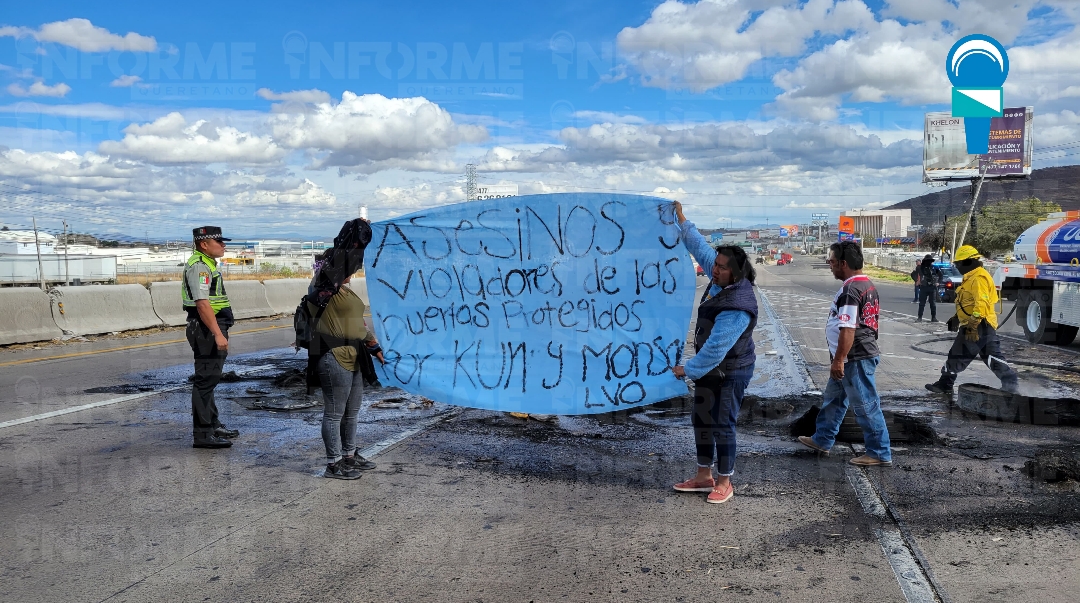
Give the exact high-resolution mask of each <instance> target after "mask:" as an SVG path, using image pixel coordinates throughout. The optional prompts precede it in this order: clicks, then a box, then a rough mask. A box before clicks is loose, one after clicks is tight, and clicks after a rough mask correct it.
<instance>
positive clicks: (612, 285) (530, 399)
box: [365, 193, 695, 414]
mask: <svg viewBox="0 0 1080 603" xmlns="http://www.w3.org/2000/svg"><path fill="white" fill-rule="evenodd" d="M372 230H373V239H372V241H371V244H370V245H369V246H368V248H367V253H366V260H365V263H366V265H367V270H366V276H367V278H366V280H367V288H368V295H369V297H370V301H371V311H372V318H373V324H374V328H375V332H376V334H377V335H378V337H379V339H380V341H381V342H382V344H383V347H384V349H385V355H386V359H387V364H386V365H385V366H384V367H380V372H382V373H383V383H384V384H385V385H395V386H398V387H401V388H402V389H404V390H406V391H409V392H412V393H416V394H420V395H423V396H427V397H429V398H431V399H434V400H438V401H440V402H446V403H450V404H455V405H459V406H469V407H474V408H487V409H492V410H503V411H518V412H529V413H554V414H589V413H600V412H610V411H614V410H620V409H625V408H628V407H633V406H639V405H642V404H650V403H653V402H658V401H660V400H666V399H668V398H672V397H676V396H681V395H685V394H686V385H685V384H684V383H683V382H682V381H681V380H679V379H677V378H675V377H674V375H673V374H672V372H671V367H672V366H674V365H676V364H677V363H678V361H679V359H680V357H681V355H682V351H683V346H684V345H685V343H686V341H685V336H686V326H687V322H688V320H689V317H690V312H691V309H692V304H693V302H694V285H695V283H694V271H693V268H692V265H691V262H690V256H689V255H688V254H687V252H686V250H685V247H684V246H683V244H682V240H681V239H680V231H679V228H678V227H677V226H676V225H675V221H674V216H673V209H672V204H671V203H670V202H668V201H666V200H664V199H659V198H653V197H642V196H635V195H611V194H595V193H574V194H556V195H532V196H524V197H513V198H505V199H491V200H486V201H475V202H470V203H461V204H457V205H451V206H446V207H441V208H437V209H433V210H431V211H425V212H420V213H415V214H410V215H407V216H403V217H400V218H395V219H393V220H389V221H384V222H377V223H375V224H372Z"/></svg>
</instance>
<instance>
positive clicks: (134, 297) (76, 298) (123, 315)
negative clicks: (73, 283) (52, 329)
mask: <svg viewBox="0 0 1080 603" xmlns="http://www.w3.org/2000/svg"><path fill="white" fill-rule="evenodd" d="M53 291H54V292H55V293H54V294H53V295H52V298H53V299H52V302H53V303H52V316H53V320H54V321H56V326H58V327H60V328H61V329H63V330H64V331H68V332H71V333H74V334H76V335H95V334H98V333H111V332H114V331H130V330H135V329H148V328H150V327H160V326H161V325H162V322H161V319H160V318H158V315H157V314H155V313H154V304H153V300H152V299H151V298H150V292H149V291H147V290H146V287H143V286H142V285H91V286H89V287H56V288H54V290H53Z"/></svg>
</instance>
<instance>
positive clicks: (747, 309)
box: [671, 201, 758, 503]
mask: <svg viewBox="0 0 1080 603" xmlns="http://www.w3.org/2000/svg"><path fill="white" fill-rule="evenodd" d="M675 216H676V218H677V219H678V221H679V227H680V228H681V229H682V239H683V243H684V244H685V245H686V249H687V250H688V251H689V252H690V254H691V255H692V256H694V258H695V259H696V260H697V261H698V263H699V264H701V265H702V266H709V267H710V270H711V272H712V279H711V280H710V282H709V285H708V287H707V288H706V290H705V292H704V294H703V295H702V297H701V301H700V303H699V305H698V313H697V328H696V330H695V332H694V349H695V350H696V354H695V355H694V357H693V358H691V359H690V360H687V361H686V362H685V363H684V364H683V365H679V366H675V367H673V368H672V369H671V371H672V373H673V374H674V375H675V376H676V377H677V378H679V379H683V378H685V377H689V378H691V379H693V380H694V411H693V415H692V416H691V423H692V424H693V426H694V443H695V446H696V449H697V474H696V475H695V476H694V477H692V478H690V479H688V480H686V481H683V482H679V483H678V484H675V486H674V488H675V490H676V491H678V492H708V493H709V495H708V497H707V498H706V499H705V501H706V502H709V503H724V502H727V501H729V500H731V497H732V496H734V494H735V488H734V486H732V485H731V476H732V475H734V473H735V449H736V434H735V423H736V421H737V420H738V418H739V408H740V407H741V406H742V400H743V394H744V393H745V392H746V387H747V386H748V385H749V384H750V379H751V378H752V377H753V376H754V363H755V361H756V360H757V355H756V354H755V352H754V337H753V335H754V326H755V325H756V324H757V315H758V306H757V297H756V296H755V295H754V278H755V272H754V267H753V266H752V265H751V264H750V258H749V257H747V255H746V251H745V250H743V249H742V248H741V247H735V246H730V245H727V246H722V247H718V248H716V249H713V248H712V247H710V246H709V244H708V242H706V241H705V237H703V236H702V235H701V233H699V232H698V230H697V227H695V226H694V223H693V222H690V221H689V220H687V219H686V216H685V215H684V214H683V208H682V204H681V203H679V202H677V201H676V202H675ZM714 452H715V457H714ZM714 458H715V459H716V460H715V463H716V470H717V472H718V473H719V474H720V475H719V477H717V478H716V479H713V473H712V471H713V470H712V468H713V462H714V461H713V459H714Z"/></svg>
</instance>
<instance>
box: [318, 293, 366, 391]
mask: <svg viewBox="0 0 1080 603" xmlns="http://www.w3.org/2000/svg"><path fill="white" fill-rule="evenodd" d="M309 310H311V313H312V316H314V315H315V313H316V312H317V311H318V308H316V307H315V306H314V305H312V306H311V307H310V308H309ZM366 310H367V306H366V305H365V304H364V300H362V299H360V297H359V296H358V295H356V293H354V292H353V290H352V289H350V288H349V287H342V288H341V289H339V290H338V292H337V294H335V295H334V296H333V297H331V298H330V303H328V304H326V310H325V311H323V315H322V317H320V318H319V324H318V326H317V327H316V328H315V330H316V331H318V332H320V333H325V334H327V335H330V336H331V337H337V338H340V339H362V340H364V341H365V342H370V341H374V339H375V335H374V334H373V333H370V332H369V331H368V330H367V326H366V325H365V324H364V312H365V311H366ZM330 352H331V353H333V354H334V359H335V360H337V361H338V364H340V365H341V368H343V369H345V370H347V371H357V370H359V369H360V367H359V365H357V363H356V348H354V347H352V346H339V347H336V348H334V349H332V350H330Z"/></svg>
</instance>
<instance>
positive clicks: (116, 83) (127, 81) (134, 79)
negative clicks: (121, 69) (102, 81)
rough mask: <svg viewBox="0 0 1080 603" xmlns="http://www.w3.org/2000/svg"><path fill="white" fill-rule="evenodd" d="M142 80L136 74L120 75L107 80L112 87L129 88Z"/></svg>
mask: <svg viewBox="0 0 1080 603" xmlns="http://www.w3.org/2000/svg"><path fill="white" fill-rule="evenodd" d="M141 81H142V78H141V77H139V76H137V75H126V74H125V75H121V76H120V77H118V78H116V79H115V80H113V81H111V82H109V85H110V86H112V87H113V88H130V87H132V86H134V85H135V84H138V83H139V82H141Z"/></svg>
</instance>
